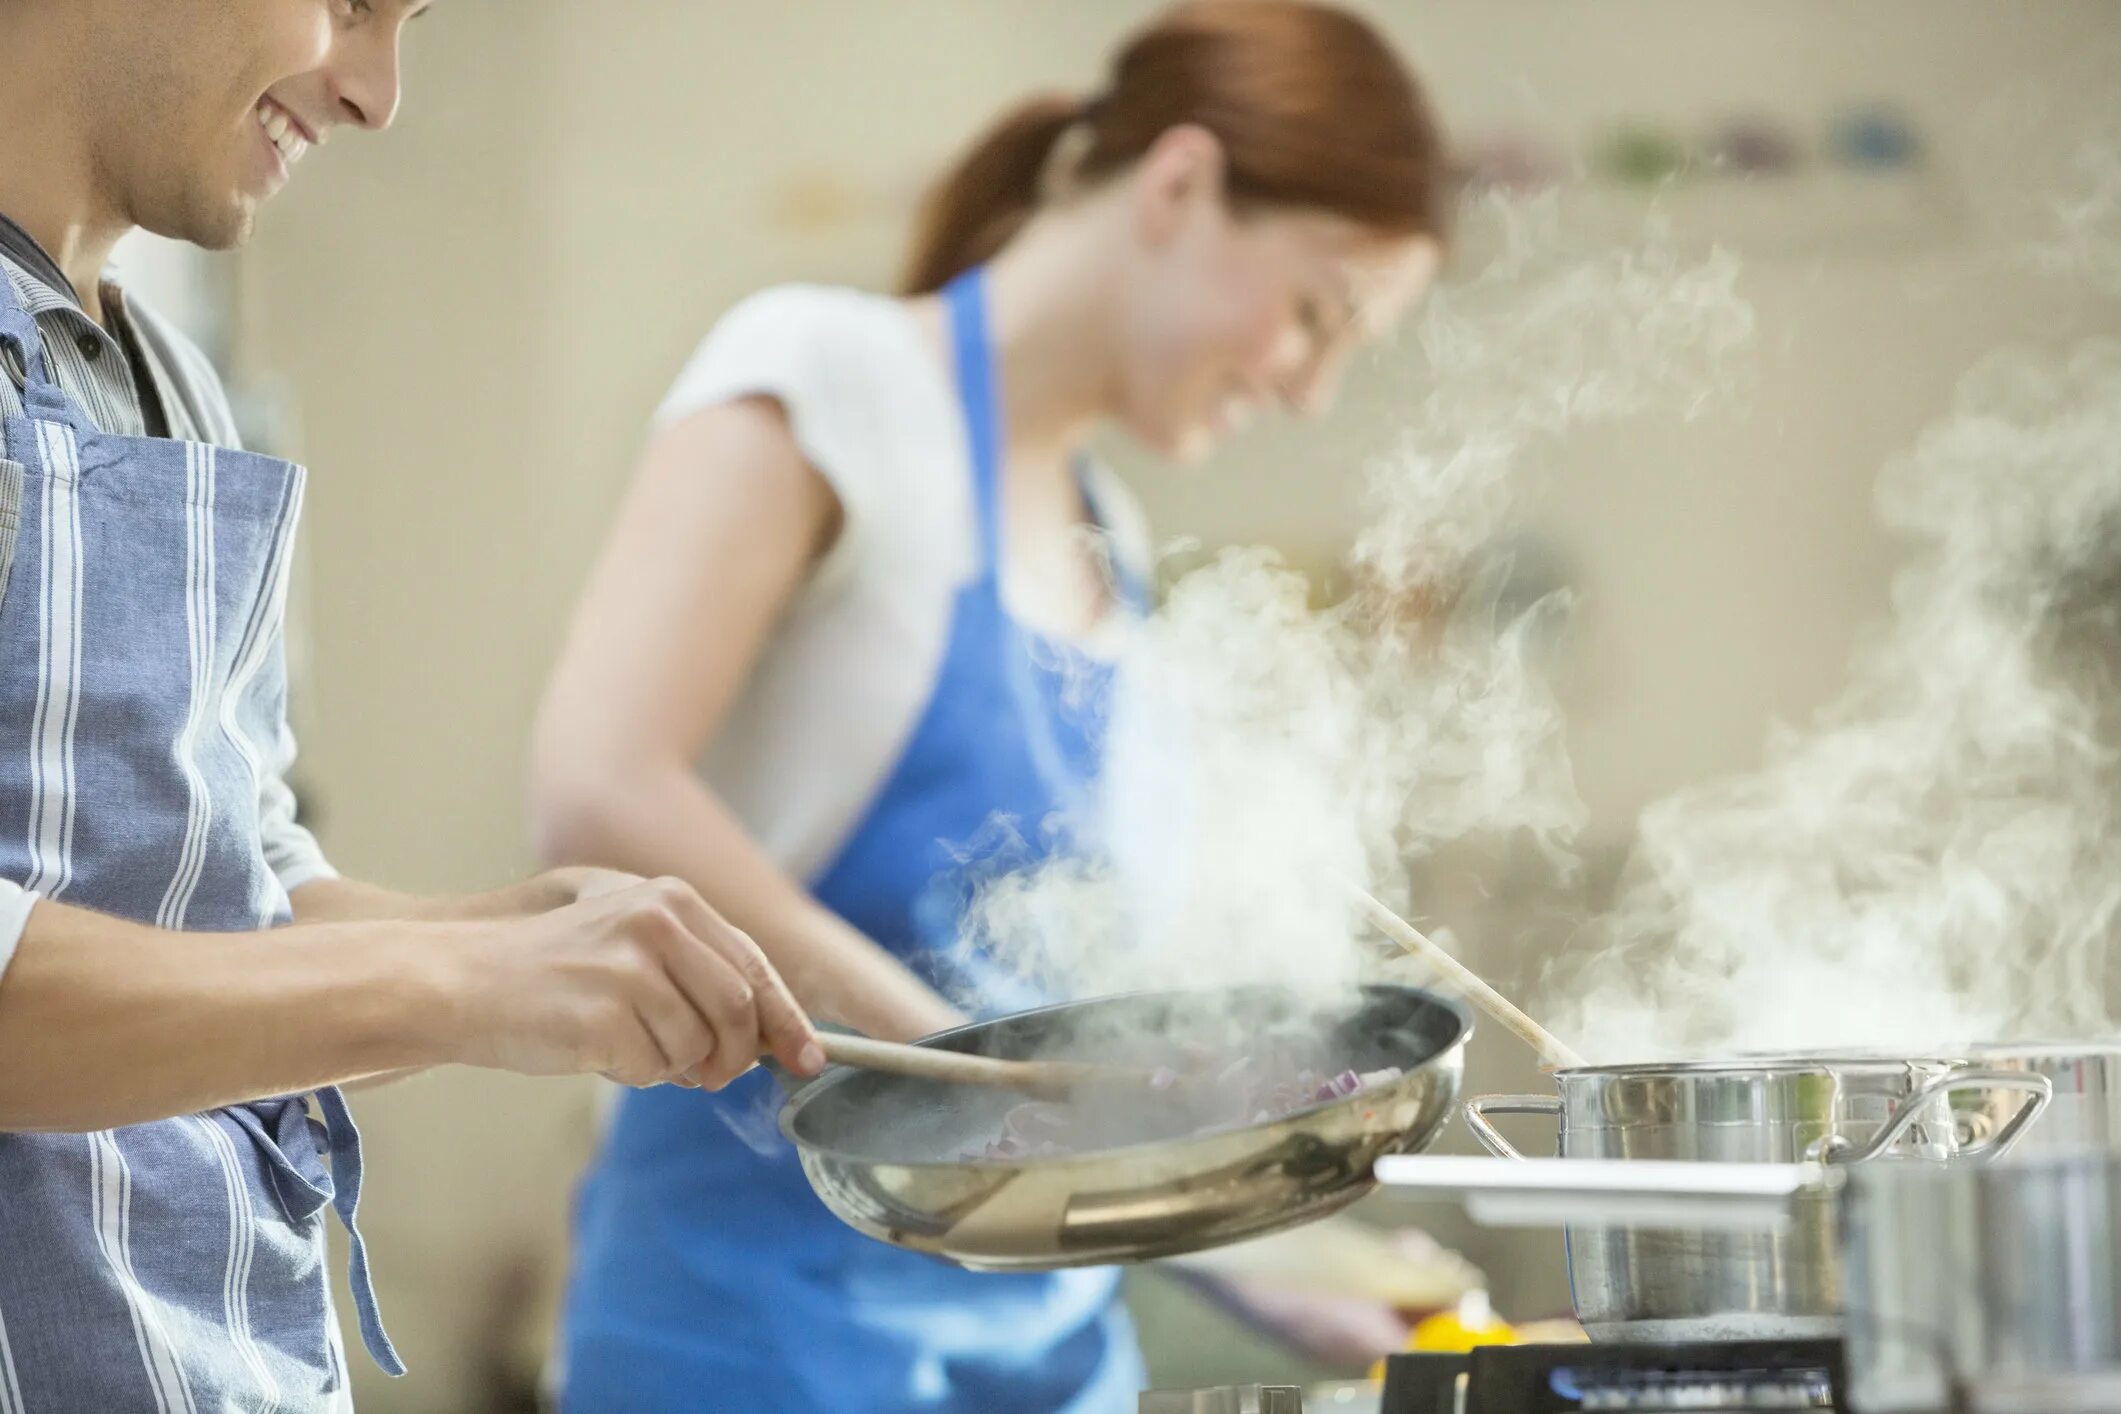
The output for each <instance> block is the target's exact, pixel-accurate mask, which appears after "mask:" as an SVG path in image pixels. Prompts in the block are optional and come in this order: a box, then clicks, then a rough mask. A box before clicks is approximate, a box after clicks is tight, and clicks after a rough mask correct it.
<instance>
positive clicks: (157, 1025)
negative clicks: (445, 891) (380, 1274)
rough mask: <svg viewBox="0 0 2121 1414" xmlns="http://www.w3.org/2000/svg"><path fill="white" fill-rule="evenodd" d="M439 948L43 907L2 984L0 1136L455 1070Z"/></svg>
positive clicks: (412, 940) (386, 932)
mask: <svg viewBox="0 0 2121 1414" xmlns="http://www.w3.org/2000/svg"><path fill="white" fill-rule="evenodd" d="M433 946H434V940H433V939H421V938H417V937H411V936H408V935H407V933H406V931H405V930H403V929H393V928H378V927H376V926H373V925H364V924H359V923H354V924H335V925H318V926H302V925H297V926H294V927H290V928H284V929H279V930H275V931H272V932H258V933H168V932H162V931H159V930H156V929H152V928H146V927H142V926H140V925H138V924H133V923H128V922H124V921H122V920H119V919H114V918H109V917H106V916H104V915H101V914H96V913H90V912H87V911H85V910H82V909H77V908H70V907H67V906H65V905H62V904H55V903H51V902H42V903H39V904H38V905H37V906H36V907H35V908H34V909H33V910H32V911H31V913H30V917H29V924H28V927H27V928H26V929H25V930H24V932H23V936H22V942H21V946H20V947H19V948H18V950H17V951H16V954H15V957H14V960H13V962H12V963H11V964H10V965H9V967H8V970H7V972H6V975H5V977H4V978H0V1130H94V1129H106V1128H113V1127H116V1126H118V1125H123V1124H133V1123H140V1122H144V1121H148V1120H155V1119H164V1118H167V1117H169V1116H171V1115H178V1114H187V1113H191V1112H193V1111H197V1110H205V1109H212V1108H215V1107H217V1106H220V1105H225V1104H232V1103H237V1102H240V1101H244V1100H252V1099H258V1098H261V1097H263V1096H268V1095H283V1094H299V1093H302V1092H304V1091H308V1090H314V1089H316V1088H318V1087H319V1086H323V1085H331V1084H336V1083H338V1082H340V1081H342V1080H350V1079H354V1078H357V1077H362V1076H373V1075H377V1074H380V1073H384V1072H390V1071H397V1070H403V1069H408V1068H417V1067H421V1066H427V1065H433V1064H437V1063H440V1062H443V1061H446V1060H448V1059H449V1058H450V1057H449V1056H448V1055H447V1054H446V1047H445V1045H444V1044H443V1039H442V1038H444V1037H446V1035H447V1034H448V1033H447V1022H446V1015H447V1005H448V1002H447V996H446V992H445V989H444V988H443V987H442V986H441V985H440V983H439V975H438V972H437V970H436V969H435V968H434V967H432V966H431V965H430V964H429V962H428V961H427V960H426V958H425V957H424V956H423V954H425V953H429V952H431V951H432V950H433Z"/></svg>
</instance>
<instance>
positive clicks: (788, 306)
mask: <svg viewBox="0 0 2121 1414" xmlns="http://www.w3.org/2000/svg"><path fill="white" fill-rule="evenodd" d="M866 298H867V297H864V296H862V295H859V294H857V293H855V292H853V291H849V290H838V289H832V288H830V287H825V286H814V285H782V286H778V287H776V288H774V289H770V290H762V291H760V292H759V293H758V294H755V295H752V296H751V297H750V298H748V299H746V300H744V301H743V302H742V303H741V304H739V305H737V306H736V307H735V308H734V309H732V310H730V311H729V313H728V314H726V315H724V316H723V317H722V320H721V322H720V323H718V324H716V325H715V327H714V329H713V331H712V332H711V333H709V334H708V336H707V338H706V340H705V341H704V342H703V343H702V344H701V345H700V346H699V348H698V350H697V351H696V352H695V353H694V354H693V355H692V358H691V360H690V361H689V362H688V363H687V364H686V365H685V368H684V371H683V372H681V373H680V374H679V375H678V377H677V381H676V382H675V383H674V384H673V385H672V386H671V389H670V392H669V394H668V395H667V396H666V397H665V398H664V399H663V403H662V405H661V406H660V407H659V408H658V409H657V410H656V414H655V419H654V422H653V424H652V426H653V427H654V428H655V429H656V430H661V429H663V428H666V427H669V426H671V425H672V424H674V423H677V422H679V421H682V420H683V419H685V418H687V417H690V416H692V415H693V414H694V413H698V412H702V411H704V410H706V409H708V408H710V407H717V406H720V405H722V404H724V403H730V402H735V401H737V400H738V399H741V398H748V397H765V398H771V399H773V400H774V402H776V403H778V404H779V405H780V408H781V412H782V415H783V416H784V417H785V418H786V419H787V421H788V430H789V433H790V435H791V436H792V437H793V438H794V439H795V444H796V447H797V448H798V449H799V450H800V451H801V452H802V454H803V459H804V460H805V461H806V462H808V463H809V464H810V466H811V468H812V469H813V470H815V471H816V472H817V474H818V475H819V476H821V477H823V478H824V481H825V484H826V485H827V486H829V487H830V488H831V489H832V494H833V496H834V497H835V498H837V500H838V501H839V503H840V533H839V536H838V538H837V539H835V540H834V542H833V544H832V548H831V549H830V550H828V551H827V552H826V554H825V558H824V560H823V561H822V562H821V563H820V564H819V565H818V567H817V569H816V571H815V573H814V574H813V575H812V583H813V584H814V585H816V584H830V583H834V582H837V581H839V580H841V579H843V578H844V577H845V576H846V575H847V574H848V573H849V571H850V568H851V565H852V561H853V557H854V556H855V555H856V554H857V553H858V549H857V547H858V546H859V545H860V544H861V543H862V541H863V539H864V538H865V536H867V535H868V534H870V533H872V531H873V529H874V525H875V521H876V519H877V515H876V512H877V510H878V507H877V498H878V497H880V496H884V495H888V494H889V492H888V489H887V488H884V487H881V486H878V485H875V484H873V483H874V482H875V481H876V479H877V477H876V471H877V467H878V458H877V457H876V455H875V453H874V451H873V448H874V446H876V445H877V444H878V443H880V442H884V441H888V440H889V439H891V438H892V437H893V436H895V435H896V434H895V433H894V432H893V431H892V429H891V428H890V427H889V426H888V425H886V424H885V423H884V422H883V421H882V418H881V412H880V409H879V408H878V406H877V399H876V398H875V397H874V396H873V395H872V387H871V385H872V384H873V382H874V381H875V379H876V378H877V377H878V376H880V373H882V374H888V370H882V371H880V370H878V369H877V368H876V367H875V366H874V358H875V355H874V351H873V350H872V349H871V347H870V344H869V339H868V338H867V337H865V336H866V335H868V334H869V333H870V331H869V329H868V327H867V325H868V322H869V320H870V319H873V318H874V315H873V314H871V313H868V312H867V311H866V309H865V305H864V303H863V302H864V301H865V299H866Z"/></svg>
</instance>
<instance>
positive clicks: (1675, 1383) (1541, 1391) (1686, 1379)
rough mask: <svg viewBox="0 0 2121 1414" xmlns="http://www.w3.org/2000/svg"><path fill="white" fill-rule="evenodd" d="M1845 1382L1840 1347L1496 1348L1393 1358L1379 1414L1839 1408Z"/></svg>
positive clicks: (1660, 1413)
mask: <svg viewBox="0 0 2121 1414" xmlns="http://www.w3.org/2000/svg"><path fill="white" fill-rule="evenodd" d="M1844 1383H1845V1380H1844V1375H1843V1367H1842V1356H1841V1346H1840V1344H1839V1343H1838V1342H1836V1341H1761V1342H1752V1343H1743V1344H1728V1345H1722V1344H1715V1345H1710V1344H1704V1345H1514V1346H1511V1345H1496V1346H1483V1347H1481V1348H1480V1349H1478V1350H1475V1351H1473V1352H1472V1353H1471V1354H1468V1355H1396V1356H1394V1357H1392V1359H1391V1360H1390V1361H1389V1362H1387V1364H1386V1367H1385V1388H1384V1402H1383V1405H1382V1414H1565V1412H1566V1411H1571V1410H1611V1411H1620V1410H1625V1411H1630V1412H1631V1414H1694V1411H1709V1410H1714V1411H1718V1414H1766V1411H1770V1410H1775V1411H1780V1410H1791V1409H1811V1410H1828V1411H1840V1410H1846V1409H1847V1408H1848V1405H1847V1404H1846V1402H1845V1401H1844V1399H1843V1397H1842V1390H1843V1387H1844Z"/></svg>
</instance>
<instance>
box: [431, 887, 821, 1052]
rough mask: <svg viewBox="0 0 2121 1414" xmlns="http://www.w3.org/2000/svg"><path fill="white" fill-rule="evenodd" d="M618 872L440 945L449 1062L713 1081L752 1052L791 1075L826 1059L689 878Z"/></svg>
mask: <svg viewBox="0 0 2121 1414" xmlns="http://www.w3.org/2000/svg"><path fill="white" fill-rule="evenodd" d="M545 877H547V878H550V876H545ZM617 877H618V876H613V875H610V874H608V873H606V872H605V871H579V877H577V878H576V879H575V880H574V882H575V884H576V885H577V886H578V887H579V888H581V889H583V890H586V891H588V896H587V897H585V898H583V899H582V900H581V901H579V902H576V903H571V904H568V905H566V906H565V907H561V908H558V909H554V910H551V911H548V912H544V913H541V914H538V915H536V916H534V917H529V918H517V919H510V920H506V921H497V922H491V923H487V924H482V925H479V926H478V927H477V928H476V930H475V931H473V932H471V933H469V934H468V935H467V936H466V938H465V942H464V945H463V946H461V947H453V948H444V949H438V950H437V953H436V955H435V958H436V963H437V965H438V966H439V967H441V968H442V969H444V975H445V982H444V994H445V996H446V997H448V998H449V999H450V1000H451V1005H450V1007H449V1009H448V1010H449V1015H448V1017H447V1019H446V1024H447V1025H448V1026H449V1027H450V1028H451V1031H452V1034H453V1035H454V1036H455V1037H456V1038H457V1043H458V1044H457V1045H456V1047H455V1048H454V1051H453V1058H454V1059H457V1060H460V1061H463V1062H465V1063H467V1064H471V1065H484V1066H492V1067H496V1068H499V1069H503V1070H513V1071H520V1072H523V1073H526V1074H532V1075H549V1074H566V1073H572V1072H581V1071H595V1072H599V1073H602V1074H604V1075H607V1076H610V1077H611V1078H612V1079H614V1080H618V1081H621V1082H623V1083H625V1084H629V1085H653V1084H659V1083H663V1082H674V1083H677V1084H686V1085H698V1086H703V1087H705V1088H707V1089H716V1090H718V1089H720V1088H721V1087H723V1086H724V1085H727V1084H728V1083H729V1082H730V1081H732V1080H734V1079H736V1078H737V1077H738V1076H739V1075H742V1074H743V1073H744V1072H745V1071H747V1070H749V1069H751V1067H752V1066H753V1065H754V1064H755V1063H756V1062H757V1061H758V1058H759V1056H760V1054H761V1053H762V1052H770V1053H771V1054H772V1055H774V1056H775V1057H776V1058H777V1059H778V1060H780V1062H781V1063H782V1064H783V1065H786V1066H787V1067H789V1069H791V1070H793V1071H795V1072H796V1073H797V1074H799V1075H806V1076H807V1075H814V1074H816V1073H817V1071H818V1070H820V1069H821V1068H822V1067H823V1064H824V1055H823V1053H822V1052H821V1051H820V1050H819V1049H818V1046H817V1037H816V1034H815V1033H814V1032H813V1031H812V1030H811V1027H810V1023H809V1021H808V1019H807V1018H806V1017H805V1016H804V1015H803V1013H802V1010H801V1008H799V1007H798V1006H797V1005H796V1003H795V999H794V998H793V997H792V996H791V995H790V994H789V992H788V989H787V987H786V986H785V985H784V984H783V983H782V981H781V978H780V975H779V974H778V973H777V972H775V971H774V969H773V966H772V964H771V963H769V962H768V961H767V960H766V956H765V954H764V953H762V952H760V951H759V949H758V945H757V944H755V943H753V942H752V941H751V939H750V938H748V937H746V936H745V935H744V934H743V933H740V932H738V931H737V930H736V929H735V928H733V927H731V926H730V925H729V924H728V923H727V922H726V921H724V920H723V919H722V917H721V916H720V915H719V914H717V913H716V912H715V911H714V910H713V909H711V908H709V907H708V906H707V905H706V903H705V902H704V901H702V900H701V898H700V896H699V895H698V894H697V893H695V892H694V891H693V890H692V889H691V888H690V887H689V886H688V885H686V884H683V883H681V882H679V881H677V880H674V879H661V880H657V881H655V882H653V883H634V884H631V885H628V886H623V887H614V885H615V884H616V879H617Z"/></svg>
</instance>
